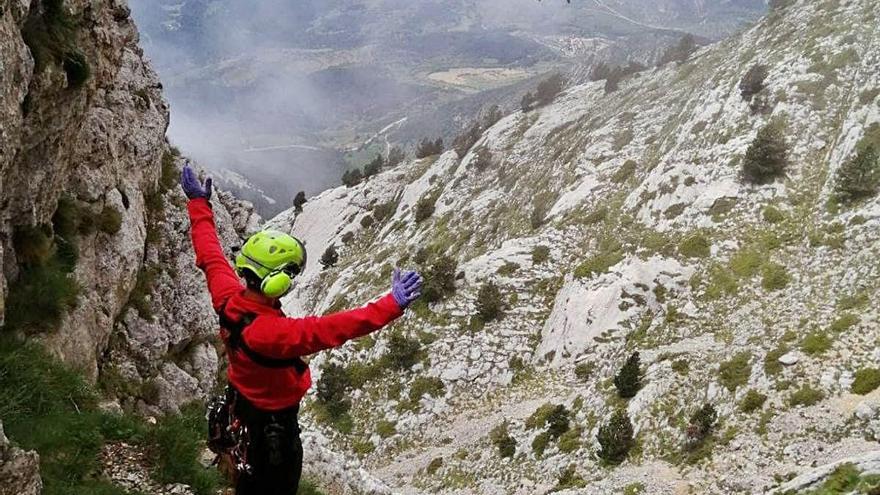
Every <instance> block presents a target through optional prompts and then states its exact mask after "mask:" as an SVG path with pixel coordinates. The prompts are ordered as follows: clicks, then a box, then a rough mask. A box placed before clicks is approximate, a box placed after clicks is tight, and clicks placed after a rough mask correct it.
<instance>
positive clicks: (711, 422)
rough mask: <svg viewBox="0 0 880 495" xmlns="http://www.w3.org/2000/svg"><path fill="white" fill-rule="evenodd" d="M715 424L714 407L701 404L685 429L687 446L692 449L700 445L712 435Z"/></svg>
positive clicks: (716, 414)
mask: <svg viewBox="0 0 880 495" xmlns="http://www.w3.org/2000/svg"><path fill="white" fill-rule="evenodd" d="M717 422H718V411H716V410H715V406H713V405H712V404H709V403H706V404H703V407H701V408H700V409H697V410H696V411H694V413H693V414H692V415H691V420H690V423H689V424H688V428H687V443H688V446H689V447H690V448H693V447H696V446H697V445H699V444H701V443H702V442H703V441H704V440H705V439H706V438H707V437H708V436H709V435H711V434H712V430H713V429H714V428H715V424H716V423H717Z"/></svg>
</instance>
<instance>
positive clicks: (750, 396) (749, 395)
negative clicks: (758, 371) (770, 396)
mask: <svg viewBox="0 0 880 495" xmlns="http://www.w3.org/2000/svg"><path fill="white" fill-rule="evenodd" d="M766 401H767V396H766V395H764V394H762V393H761V392H758V391H757V390H754V389H753V390H749V391H748V392H746V395H745V396H744V397H743V399H742V401H741V402H740V403H739V410H740V411H741V412H743V413H745V414H751V413H753V412H755V411H758V410H760V409H761V408H763V407H764V402H766Z"/></svg>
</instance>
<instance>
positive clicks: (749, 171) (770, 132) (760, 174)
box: [742, 122, 788, 184]
mask: <svg viewBox="0 0 880 495" xmlns="http://www.w3.org/2000/svg"><path fill="white" fill-rule="evenodd" d="M786 168H788V144H786V142H785V129H784V128H783V126H782V124H781V123H779V122H771V123H769V124H767V125H766V126H764V127H763V128H762V129H761V130H760V131H758V135H757V136H756V137H755V140H754V141H752V144H751V145H750V146H749V148H748V150H746V156H745V159H744V160H743V168H742V176H743V180H744V181H745V182H747V183H750V184H767V183H770V182H773V181H774V180H776V179H778V178H779V177H782V176H784V175H785V170H786Z"/></svg>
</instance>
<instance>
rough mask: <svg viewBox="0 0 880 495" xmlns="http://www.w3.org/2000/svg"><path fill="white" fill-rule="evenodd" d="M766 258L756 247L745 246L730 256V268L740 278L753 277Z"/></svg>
mask: <svg viewBox="0 0 880 495" xmlns="http://www.w3.org/2000/svg"><path fill="white" fill-rule="evenodd" d="M763 264H764V259H763V256H762V255H761V253H760V252H759V251H758V250H757V249H754V248H748V247H747V248H743V249H740V250H739V251H737V252H736V253H734V255H733V256H731V258H730V270H731V271H732V272H733V273H734V274H735V275H736V276H737V277H740V278H752V277H754V276H755V275H757V274H758V272H759V271H760V270H761V266H762V265H763Z"/></svg>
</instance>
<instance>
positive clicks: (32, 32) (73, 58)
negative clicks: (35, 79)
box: [22, 0, 91, 89]
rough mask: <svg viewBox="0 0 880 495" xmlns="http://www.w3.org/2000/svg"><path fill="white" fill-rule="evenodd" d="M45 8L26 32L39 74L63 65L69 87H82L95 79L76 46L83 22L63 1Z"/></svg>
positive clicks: (54, 0)
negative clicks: (71, 14)
mask: <svg viewBox="0 0 880 495" xmlns="http://www.w3.org/2000/svg"><path fill="white" fill-rule="evenodd" d="M42 7H43V12H42V15H31V16H30V17H29V18H28V20H27V22H26V24H25V26H24V29H23V30H22V37H23V38H24V42H25V44H27V46H28V48H30V51H31V54H32V55H33V57H34V65H35V69H36V72H42V71H43V70H44V69H45V68H46V67H48V66H49V65H50V64H56V65H60V66H61V68H62V69H63V70H64V72H65V74H66V75H67V87H68V88H70V89H76V88H79V87H81V86H82V85H83V84H85V82H86V81H87V80H88V79H89V77H90V76H91V69H90V67H89V63H88V61H87V60H86V57H85V55H84V54H83V53H82V51H80V50H79V48H78V47H77V46H76V37H77V31H78V30H79V28H80V25H79V21H78V20H77V19H74V18H72V17H71V16H70V14H69V13H68V11H67V9H66V8H65V6H64V2H63V0H46V1H44V2H43V4H42Z"/></svg>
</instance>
